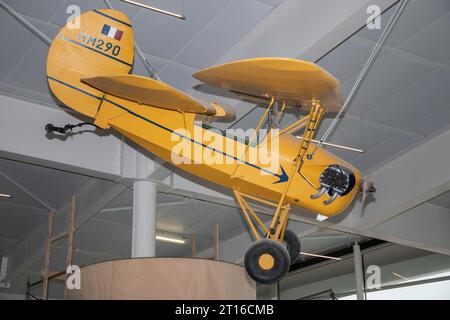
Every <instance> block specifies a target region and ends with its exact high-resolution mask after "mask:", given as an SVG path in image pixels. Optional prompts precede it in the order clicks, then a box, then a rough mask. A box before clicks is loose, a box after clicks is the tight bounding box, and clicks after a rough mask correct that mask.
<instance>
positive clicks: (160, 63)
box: [131, 53, 168, 77]
mask: <svg viewBox="0 0 450 320" xmlns="http://www.w3.org/2000/svg"><path fill="white" fill-rule="evenodd" d="M145 56H146V58H147V59H148V61H149V62H150V65H151V66H152V68H153V70H155V72H156V73H158V72H159V71H161V69H162V68H164V67H165V66H166V65H167V63H168V61H167V60H164V59H161V58H157V57H154V56H151V55H149V54H145ZM131 73H133V74H138V75H141V76H144V77H148V76H149V73H148V71H147V69H146V67H145V66H144V63H143V62H142V60H141V59H140V58H139V56H138V54H137V53H136V54H135V55H134V65H133V70H132V72H131Z"/></svg>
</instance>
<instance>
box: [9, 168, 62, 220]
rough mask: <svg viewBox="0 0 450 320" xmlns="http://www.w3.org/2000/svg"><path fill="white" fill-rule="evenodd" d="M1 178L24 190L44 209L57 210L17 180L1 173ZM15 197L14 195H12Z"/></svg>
mask: <svg viewBox="0 0 450 320" xmlns="http://www.w3.org/2000/svg"><path fill="white" fill-rule="evenodd" d="M0 176H1V177H3V178H4V179H5V180H7V181H8V182H10V183H12V184H13V185H15V186H16V187H17V188H19V189H20V190H22V191H23V192H24V193H25V194H26V195H28V196H29V197H31V198H32V199H33V200H35V201H37V202H38V203H40V204H41V205H42V206H43V207H44V208H46V209H48V210H50V211H54V210H55V209H54V208H53V207H51V206H50V205H49V204H47V203H46V202H45V201H44V200H42V199H41V198H39V197H38V196H36V195H35V194H34V193H33V192H31V191H30V190H28V189H27V188H26V187H24V186H23V185H22V184H20V183H18V182H17V181H16V180H14V179H13V178H11V177H10V176H8V175H7V174H5V173H3V172H0ZM12 196H14V195H12Z"/></svg>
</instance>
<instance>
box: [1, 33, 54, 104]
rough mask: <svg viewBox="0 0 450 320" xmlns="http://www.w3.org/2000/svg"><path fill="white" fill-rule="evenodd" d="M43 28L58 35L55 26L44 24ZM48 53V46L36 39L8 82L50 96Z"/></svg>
mask: <svg viewBox="0 0 450 320" xmlns="http://www.w3.org/2000/svg"><path fill="white" fill-rule="evenodd" d="M22 28H23V27H22ZM42 30H43V31H44V32H45V33H46V34H47V35H49V36H51V37H53V36H54V35H56V33H57V31H58V30H57V28H56V27H54V26H43V27H42ZM47 53H48V46H47V45H46V44H45V43H44V42H42V41H41V40H39V39H36V40H35V41H34V42H33V43H32V45H31V46H30V47H29V48H28V50H26V51H25V54H24V56H23V58H22V59H21V61H20V62H19V64H18V65H17V66H16V67H15V69H14V73H13V74H12V75H11V76H10V77H9V78H8V79H7V81H6V83H7V84H10V85H13V86H17V87H19V88H23V89H27V90H32V91H35V92H39V93H42V94H45V95H46V96H48V97H49V98H50V91H49V89H48V85H47V78H46V74H47V72H46V65H47ZM50 99H51V98H50Z"/></svg>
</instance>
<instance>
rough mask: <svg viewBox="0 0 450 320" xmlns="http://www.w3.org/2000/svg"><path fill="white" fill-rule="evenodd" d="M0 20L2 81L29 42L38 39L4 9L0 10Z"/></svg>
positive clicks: (25, 49)
mask: <svg viewBox="0 0 450 320" xmlns="http://www.w3.org/2000/svg"><path fill="white" fill-rule="evenodd" d="M0 21H1V28H0V38H1V39H4V41H5V42H4V43H3V44H2V49H1V50H0V59H1V60H0V61H1V63H0V81H4V80H5V79H6V77H7V76H8V75H9V74H10V72H11V71H12V70H13V69H14V66H15V65H16V64H17V63H18V62H19V61H20V59H21V57H22V56H23V54H24V52H26V51H27V48H28V47H29V46H30V44H31V43H33V41H40V40H37V39H36V37H35V36H34V35H33V34H32V33H31V32H30V31H28V30H27V29H25V28H24V27H23V26H22V25H21V24H20V23H19V22H18V21H17V20H15V19H14V18H12V17H11V16H10V15H8V14H7V13H6V12H5V11H4V10H0ZM39 27H42V26H39Z"/></svg>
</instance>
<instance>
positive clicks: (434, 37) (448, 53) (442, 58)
mask: <svg viewBox="0 0 450 320" xmlns="http://www.w3.org/2000/svg"><path fill="white" fill-rule="evenodd" d="M447 3H449V2H448V1H447ZM449 30H450V13H448V14H446V15H445V16H442V17H440V18H439V19H438V20H436V21H434V22H433V23H432V24H430V25H429V26H428V27H426V28H424V29H422V30H421V31H420V32H418V33H416V34H415V35H413V36H412V37H411V38H409V39H408V40H407V41H405V42H404V43H403V44H401V45H400V46H399V49H401V50H404V51H407V52H410V53H413V54H415V55H417V56H421V57H424V58H427V59H430V60H433V61H438V62H441V63H446V62H447V61H448V59H449V58H450V32H449Z"/></svg>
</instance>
